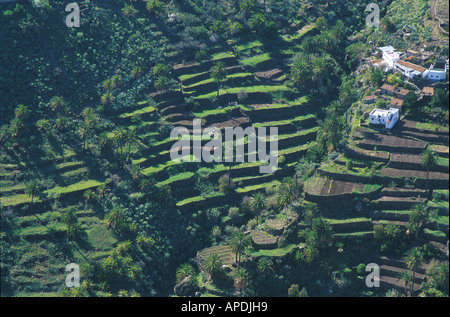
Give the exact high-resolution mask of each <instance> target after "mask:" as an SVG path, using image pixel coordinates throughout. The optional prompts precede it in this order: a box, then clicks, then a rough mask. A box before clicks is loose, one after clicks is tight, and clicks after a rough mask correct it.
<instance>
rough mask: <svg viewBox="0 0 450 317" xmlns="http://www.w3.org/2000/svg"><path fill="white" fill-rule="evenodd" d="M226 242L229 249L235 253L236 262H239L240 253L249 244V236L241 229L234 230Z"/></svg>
mask: <svg viewBox="0 0 450 317" xmlns="http://www.w3.org/2000/svg"><path fill="white" fill-rule="evenodd" d="M228 244H229V245H230V248H231V251H233V252H234V253H235V254H236V263H240V261H241V254H242V253H243V252H244V250H245V248H247V247H248V246H249V245H250V244H251V238H250V236H248V235H246V234H245V233H243V232H242V231H236V232H235V233H233V234H232V235H231V236H230V237H229V238H228Z"/></svg>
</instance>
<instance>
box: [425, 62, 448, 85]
mask: <svg viewBox="0 0 450 317" xmlns="http://www.w3.org/2000/svg"><path fill="white" fill-rule="evenodd" d="M436 66H437V65H431V66H430V69H429V70H428V71H427V74H426V76H427V79H428V80H430V81H441V80H445V79H446V78H447V65H446V64H443V65H442V66H443V67H442V68H440V67H436Z"/></svg>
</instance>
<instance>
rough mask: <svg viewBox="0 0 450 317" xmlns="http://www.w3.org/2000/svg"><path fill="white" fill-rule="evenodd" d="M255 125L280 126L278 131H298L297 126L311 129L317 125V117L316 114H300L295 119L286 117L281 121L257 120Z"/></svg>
mask: <svg viewBox="0 0 450 317" xmlns="http://www.w3.org/2000/svg"><path fill="white" fill-rule="evenodd" d="M252 123H253V126H254V127H255V128H257V127H278V133H280V134H285V133H288V132H290V131H292V132H295V131H297V127H301V128H303V129H309V128H312V127H314V126H317V118H316V117H315V116H314V115H307V116H300V117H296V118H293V119H285V120H279V121H266V122H255V121H253V122H252Z"/></svg>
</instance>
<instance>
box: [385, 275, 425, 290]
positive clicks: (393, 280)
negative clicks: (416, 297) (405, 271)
mask: <svg viewBox="0 0 450 317" xmlns="http://www.w3.org/2000/svg"><path fill="white" fill-rule="evenodd" d="M380 285H381V286H382V287H384V288H385V289H388V288H389V289H391V288H392V287H395V288H398V289H399V290H404V289H405V286H404V284H403V282H402V281H399V278H398V277H391V276H380ZM421 288H422V285H421V284H417V283H414V286H413V289H414V291H418V290H420V289H421ZM408 289H410V286H408Z"/></svg>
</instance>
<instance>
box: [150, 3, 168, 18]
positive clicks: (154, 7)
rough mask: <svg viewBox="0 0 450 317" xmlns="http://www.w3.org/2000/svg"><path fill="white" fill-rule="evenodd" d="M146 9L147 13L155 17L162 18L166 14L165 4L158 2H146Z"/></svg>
mask: <svg viewBox="0 0 450 317" xmlns="http://www.w3.org/2000/svg"><path fill="white" fill-rule="evenodd" d="M146 7H147V10H148V12H150V13H151V14H153V15H154V16H157V17H160V16H163V15H164V14H165V12H166V4H165V3H164V2H162V1H160V0H148V1H147V5H146Z"/></svg>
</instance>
